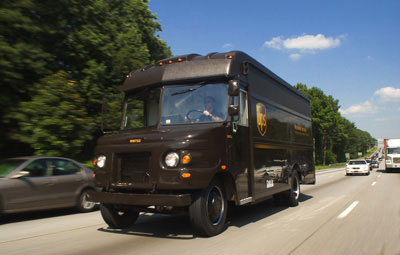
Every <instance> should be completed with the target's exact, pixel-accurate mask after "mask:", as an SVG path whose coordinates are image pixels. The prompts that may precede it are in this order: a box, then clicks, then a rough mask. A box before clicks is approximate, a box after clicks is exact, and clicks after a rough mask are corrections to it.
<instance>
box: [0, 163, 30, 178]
mask: <svg viewBox="0 0 400 255" xmlns="http://www.w3.org/2000/svg"><path fill="white" fill-rule="evenodd" d="M24 162H25V160H23V159H6V160H1V161H0V177H5V176H7V175H8V174H10V173H11V172H12V171H14V170H15V168H17V167H18V166H20V165H21V164H22V163H24Z"/></svg>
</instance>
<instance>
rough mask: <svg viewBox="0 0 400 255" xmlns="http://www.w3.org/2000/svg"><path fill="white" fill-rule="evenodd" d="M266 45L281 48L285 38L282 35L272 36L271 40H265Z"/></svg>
mask: <svg viewBox="0 0 400 255" xmlns="http://www.w3.org/2000/svg"><path fill="white" fill-rule="evenodd" d="M264 46H266V47H268V48H272V49H276V50H281V49H282V46H283V40H282V39H281V37H280V36H278V37H274V38H272V40H271V41H266V42H264Z"/></svg>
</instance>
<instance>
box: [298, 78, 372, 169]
mask: <svg viewBox="0 0 400 255" xmlns="http://www.w3.org/2000/svg"><path fill="white" fill-rule="evenodd" d="M295 87H296V88H297V89H298V90H300V91H301V92H302V93H303V94H305V95H306V96H308V98H309V99H310V103H311V119H312V132H313V139H314V153H315V164H317V165H327V164H332V163H337V162H345V161H346V153H349V155H350V157H351V158H358V157H359V155H358V153H359V152H361V153H362V155H365V153H366V152H367V151H368V149H369V148H371V147H372V146H374V145H375V144H376V143H377V140H376V139H375V138H373V137H372V136H371V135H370V134H369V133H368V132H366V131H363V130H360V129H358V128H357V127H356V126H355V124H354V123H353V122H351V121H349V120H348V119H346V118H344V117H343V116H341V114H340V112H339V108H340V106H339V100H337V99H334V98H333V97H332V96H331V95H329V96H327V95H325V93H324V92H323V91H322V90H321V89H319V88H317V87H312V88H308V87H307V85H305V84H302V83H298V84H296V85H295Z"/></svg>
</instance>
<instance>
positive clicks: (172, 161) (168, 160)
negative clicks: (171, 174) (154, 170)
mask: <svg viewBox="0 0 400 255" xmlns="http://www.w3.org/2000/svg"><path fill="white" fill-rule="evenodd" d="M178 163H179V155H178V153H176V152H170V153H168V154H167V155H166V156H165V164H166V165H167V166H168V167H176V166H177V165H178Z"/></svg>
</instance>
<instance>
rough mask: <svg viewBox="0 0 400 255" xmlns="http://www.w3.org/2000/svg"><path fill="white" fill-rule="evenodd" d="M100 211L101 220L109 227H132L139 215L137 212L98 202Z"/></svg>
mask: <svg viewBox="0 0 400 255" xmlns="http://www.w3.org/2000/svg"><path fill="white" fill-rule="evenodd" d="M100 212H101V216H102V217H103V220H104V221H105V222H106V223H107V225H108V226H109V227H110V228H119V229H121V228H129V227H132V226H133V225H134V224H135V222H136V220H137V218H138V217H139V212H134V211H121V210H118V209H117V208H115V206H114V205H109V204H100Z"/></svg>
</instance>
